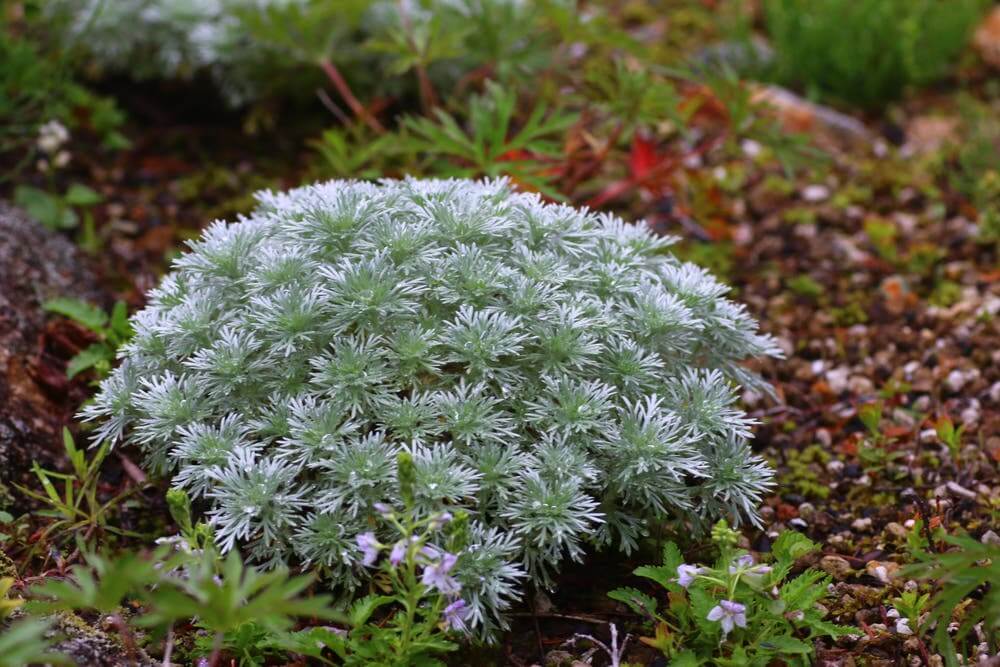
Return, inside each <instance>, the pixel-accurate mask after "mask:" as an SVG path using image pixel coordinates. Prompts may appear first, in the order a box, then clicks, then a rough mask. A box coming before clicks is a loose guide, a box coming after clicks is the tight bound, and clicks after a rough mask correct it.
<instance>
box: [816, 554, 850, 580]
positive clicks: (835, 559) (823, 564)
mask: <svg viewBox="0 0 1000 667" xmlns="http://www.w3.org/2000/svg"><path fill="white" fill-rule="evenodd" d="M819 568H820V569H821V570H823V571H824V572H826V573H827V574H829V575H830V576H831V577H833V578H834V579H837V580H842V579H846V578H847V577H849V576H850V575H851V573H852V572H854V569H853V568H852V567H851V564H850V563H848V562H847V560H846V559H844V558H841V557H840V556H835V555H833V554H827V555H826V556H823V557H822V558H820V559H819Z"/></svg>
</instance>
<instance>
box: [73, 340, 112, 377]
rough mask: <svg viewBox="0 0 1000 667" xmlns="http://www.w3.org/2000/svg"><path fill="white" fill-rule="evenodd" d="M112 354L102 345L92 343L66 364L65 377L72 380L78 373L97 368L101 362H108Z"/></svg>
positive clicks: (109, 349)
mask: <svg viewBox="0 0 1000 667" xmlns="http://www.w3.org/2000/svg"><path fill="white" fill-rule="evenodd" d="M113 356H114V354H113V353H112V352H111V348H109V347H108V346H107V345H105V344H104V343H94V344H93V345H91V346H90V347H88V348H87V349H85V350H83V351H82V352H80V353H79V354H77V355H75V356H74V357H73V358H72V359H70V360H69V363H68V364H66V377H67V378H69V379H70V380H72V379H73V378H74V377H76V376H77V375H79V374H80V373H82V372H84V371H85V370H88V369H90V368H93V367H94V366H97V365H98V364H100V363H102V362H107V361H110V360H111V359H112V358H113Z"/></svg>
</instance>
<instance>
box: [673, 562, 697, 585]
mask: <svg viewBox="0 0 1000 667" xmlns="http://www.w3.org/2000/svg"><path fill="white" fill-rule="evenodd" d="M700 572H701V568H700V567H698V566H696V565H688V564H687V563H682V564H680V565H678V566H677V583H678V584H680V585H681V586H683V587H684V588H687V587H688V586H690V585H691V584H692V583H693V582H694V580H695V577H697V576H698V574H699V573H700Z"/></svg>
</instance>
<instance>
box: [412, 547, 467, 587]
mask: <svg viewBox="0 0 1000 667" xmlns="http://www.w3.org/2000/svg"><path fill="white" fill-rule="evenodd" d="M456 561H458V556H456V555H455V554H450V553H444V554H442V555H441V560H439V561H435V562H433V563H431V564H430V565H428V566H427V567H425V568H424V574H423V576H422V577H421V579H420V581H421V583H423V585H424V586H427V587H429V588H436V589H437V590H439V591H441V592H442V593H444V594H445V595H454V594H456V593H458V592H459V591H460V590H462V586H461V585H460V584H459V583H458V582H457V581H456V580H455V579H454V578H453V577H450V576H448V573H449V572H451V568H453V567H455V563H456Z"/></svg>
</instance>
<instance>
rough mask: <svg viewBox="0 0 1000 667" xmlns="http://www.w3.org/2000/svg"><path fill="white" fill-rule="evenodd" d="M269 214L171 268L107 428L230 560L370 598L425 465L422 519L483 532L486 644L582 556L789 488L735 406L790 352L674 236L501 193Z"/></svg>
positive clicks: (100, 413) (301, 197)
mask: <svg viewBox="0 0 1000 667" xmlns="http://www.w3.org/2000/svg"><path fill="white" fill-rule="evenodd" d="M258 197H259V201H260V205H259V207H258V208H257V210H256V211H255V212H254V213H253V214H252V215H250V216H249V217H248V218H244V219H241V220H239V221H238V222H235V223H231V224H227V223H225V222H216V223H214V224H212V225H211V226H210V227H209V228H208V229H207V230H205V232H204V234H203V235H202V236H201V238H200V239H198V240H196V241H193V242H191V243H190V252H189V253H187V254H186V255H184V256H182V257H180V258H179V259H178V260H176V262H175V264H174V268H173V271H172V273H170V274H169V275H168V276H167V277H166V278H164V280H163V282H162V284H161V285H160V286H159V287H158V288H156V289H155V290H153V291H152V292H151V293H150V296H149V305H148V306H147V307H146V308H145V309H144V310H142V311H140V312H139V313H137V314H136V315H135V316H134V317H133V319H132V325H133V327H134V329H135V337H134V338H133V339H132V341H131V342H130V343H129V344H128V345H127V346H126V347H124V348H123V349H122V350H121V353H120V356H121V364H120V366H119V367H118V368H117V369H116V370H115V371H114V373H113V375H112V376H111V377H109V378H108V379H107V380H106V381H105V382H104V383H103V385H102V388H101V391H100V393H99V395H98V396H97V399H96V401H95V402H94V403H93V404H92V405H91V406H89V407H88V408H87V409H86V411H85V417H86V418H87V419H91V420H99V422H100V425H99V426H98V428H97V430H96V435H95V437H96V438H97V439H98V440H112V441H119V440H121V439H125V440H127V441H128V442H131V443H135V444H137V445H138V446H139V447H141V448H142V450H143V451H144V452H145V454H146V456H147V463H148V465H150V466H151V467H152V468H153V469H154V470H155V471H156V472H158V473H161V474H169V475H172V476H173V483H174V485H176V486H178V487H182V488H184V489H186V490H188V491H189V492H191V493H192V494H194V495H196V496H200V497H202V498H204V499H205V500H206V501H207V503H208V506H209V507H210V510H209V516H210V520H211V523H212V524H213V526H214V529H215V535H216V538H217V539H218V541H219V543H220V545H221V546H222V548H224V549H227V550H228V549H233V548H236V547H237V546H241V547H243V548H244V549H245V550H246V551H247V552H248V553H249V554H251V556H252V557H254V558H255V559H256V560H257V561H259V562H264V563H270V564H274V563H278V562H284V561H288V560H295V561H300V562H305V563H309V564H312V565H313V566H315V567H318V568H320V569H321V570H322V571H324V572H325V573H326V574H327V575H328V576H329V577H330V578H331V579H332V581H333V582H335V583H336V584H338V585H340V586H345V587H351V586H353V585H355V584H357V583H358V581H359V580H360V578H361V577H363V576H364V569H363V568H362V567H361V566H360V564H359V562H360V560H361V553H360V552H359V551H358V549H357V546H356V538H357V536H358V535H359V534H361V533H364V532H367V531H370V530H374V531H375V533H376V535H378V536H379V538H380V539H381V538H382V536H383V532H384V531H387V530H388V527H387V526H385V525H384V522H383V520H382V518H381V515H380V514H379V512H378V511H377V509H376V507H375V506H376V504H382V503H386V504H389V505H392V504H396V503H397V502H398V501H399V498H398V497H397V495H398V484H397V479H396V459H397V454H398V453H400V452H403V451H406V452H408V453H409V454H410V455H411V456H412V459H413V461H414V464H415V471H416V472H415V475H416V479H415V481H414V496H415V498H414V504H415V506H416V507H417V508H418V511H419V512H424V513H428V514H429V513H433V512H441V511H449V510H450V511H455V510H457V509H464V510H466V511H468V512H469V513H471V515H472V517H473V521H472V525H471V533H472V539H471V543H470V546H469V547H468V548H467V549H466V550H465V551H464V552H463V553H462V554H461V556H460V560H459V563H458V565H457V566H456V568H455V571H456V577H457V578H458V579H459V580H460V581H461V584H462V590H463V594H464V595H465V596H466V603H467V604H469V607H470V610H471V612H472V620H473V622H474V624H476V625H477V626H478V627H479V628H481V629H482V630H483V631H484V632H489V631H490V630H491V629H492V628H494V627H496V625H497V624H501V625H502V623H503V620H502V612H503V610H504V609H505V608H506V607H507V606H508V605H509V604H510V601H511V600H512V599H513V598H515V597H516V596H517V595H518V591H519V589H520V586H521V584H522V581H521V580H522V579H523V578H525V577H529V578H531V579H532V580H534V581H535V582H536V583H538V584H541V585H552V583H553V581H554V580H553V574H554V572H555V570H556V569H557V568H558V566H559V564H560V562H561V561H563V560H565V559H566V558H567V557H568V558H572V559H575V560H579V559H580V558H581V557H582V556H583V553H584V549H585V547H586V546H588V545H589V546H594V547H613V548H618V549H622V550H624V551H626V552H628V551H630V550H632V549H634V548H635V547H636V544H637V542H638V541H639V540H640V539H641V538H642V536H644V535H645V534H646V533H647V528H648V526H649V524H650V522H658V521H663V520H666V519H668V518H671V517H674V518H676V517H679V518H681V519H683V520H684V521H687V522H689V523H690V524H693V525H697V526H702V527H704V526H706V525H708V524H709V523H710V522H711V521H713V520H715V519H716V518H718V517H720V516H726V517H728V518H729V519H730V520H731V521H734V522H736V523H739V522H741V521H749V522H756V521H757V514H756V508H757V506H758V505H759V503H760V500H761V497H762V494H764V493H766V492H767V491H768V489H769V488H771V485H772V482H771V478H772V471H771V470H770V469H769V467H768V466H767V465H766V464H765V462H764V461H763V460H762V459H760V458H759V457H757V456H755V455H754V454H753V453H752V452H751V450H750V447H749V444H748V440H749V438H750V435H751V433H750V426H751V424H752V422H751V420H750V419H748V418H747V416H746V415H745V414H744V413H743V412H742V411H741V410H740V409H739V407H738V406H737V404H736V400H737V399H736V391H737V388H738V386H739V385H744V386H754V387H758V388H759V387H762V386H764V383H763V382H762V381H761V380H760V379H759V378H757V377H756V376H755V375H753V374H752V373H750V372H748V371H747V370H746V369H745V368H744V367H743V365H742V362H743V361H744V360H746V359H747V358H749V357H754V356H761V355H770V356H777V355H779V350H778V348H777V346H776V345H775V342H774V341H773V339H771V338H770V337H768V336H765V335H762V334H760V333H759V332H758V328H757V324H756V322H755V321H754V320H753V319H752V318H751V317H750V316H749V315H748V313H747V312H746V310H745V308H744V307H743V306H741V305H738V304H736V303H733V302H732V301H729V300H727V299H726V298H725V297H724V294H725V293H726V291H727V288H726V287H725V286H723V285H721V284H720V283H719V282H717V281H716V280H715V279H714V278H713V277H712V276H711V275H709V274H708V273H707V272H706V271H704V270H702V269H700V268H698V267H697V266H694V265H691V264H687V263H683V262H681V261H679V260H678V259H677V258H675V257H674V256H673V255H672V254H670V252H669V251H668V246H669V245H670V244H671V243H672V241H673V240H672V239H669V238H664V237H658V236H656V235H654V234H653V233H652V232H651V231H650V230H649V229H648V228H647V227H646V226H645V225H644V224H643V223H640V224H635V225H630V224H626V223H625V222H624V221H622V220H621V219H619V218H617V217H615V216H613V215H609V214H598V213H593V212H588V211H584V210H578V209H575V208H572V207H569V206H564V205H557V204H548V203H544V202H543V201H542V199H541V198H540V197H539V196H537V195H534V194H522V193H517V192H514V191H512V189H511V188H510V186H509V184H508V183H507V182H506V181H504V180H496V181H481V182H472V181H465V180H414V179H407V180H402V181H392V180H386V181H381V182H379V183H367V182H354V181H332V182H328V183H322V184H317V185H313V186H309V187H302V188H298V189H295V190H291V191H290V192H287V193H283V194H276V193H271V192H265V193H260V194H259V195H258Z"/></svg>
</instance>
